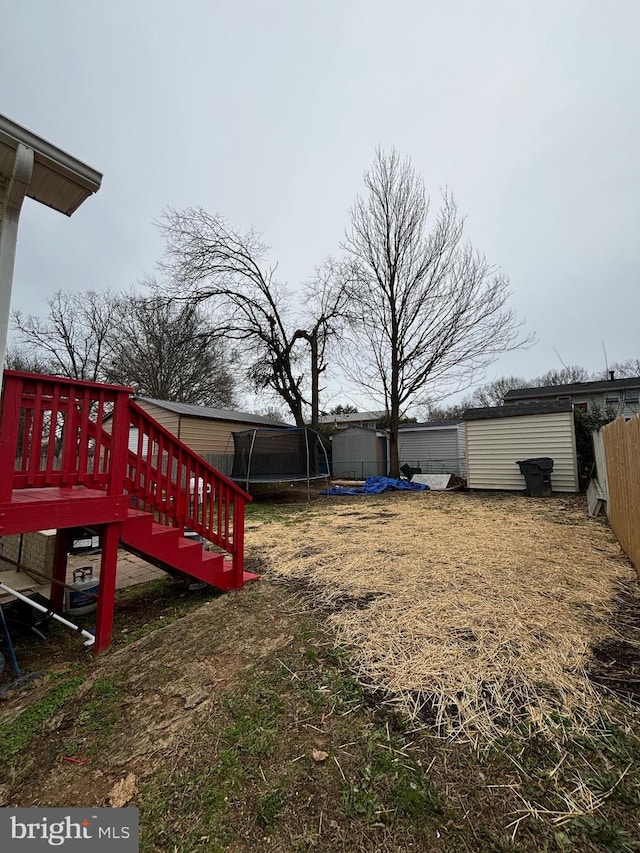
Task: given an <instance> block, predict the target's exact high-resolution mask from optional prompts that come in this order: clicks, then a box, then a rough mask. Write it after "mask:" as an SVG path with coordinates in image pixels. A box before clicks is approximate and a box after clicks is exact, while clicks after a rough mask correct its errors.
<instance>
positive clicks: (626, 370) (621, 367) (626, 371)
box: [604, 358, 640, 379]
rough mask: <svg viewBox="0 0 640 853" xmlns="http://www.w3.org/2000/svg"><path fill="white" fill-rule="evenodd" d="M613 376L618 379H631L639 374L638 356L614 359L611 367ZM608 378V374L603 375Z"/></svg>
mask: <svg viewBox="0 0 640 853" xmlns="http://www.w3.org/2000/svg"><path fill="white" fill-rule="evenodd" d="M610 369H611V370H613V373H614V376H617V377H618V378H619V379H632V378H636V377H638V376H640V358H629V359H627V360H626V361H616V362H614V363H613V364H612V365H611V367H610ZM604 378H605V379H608V378H609V374H608V373H607V375H606V376H605V377H604Z"/></svg>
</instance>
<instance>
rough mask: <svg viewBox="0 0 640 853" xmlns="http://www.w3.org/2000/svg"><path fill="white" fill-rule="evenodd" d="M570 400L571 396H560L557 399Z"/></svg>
mask: <svg viewBox="0 0 640 853" xmlns="http://www.w3.org/2000/svg"><path fill="white" fill-rule="evenodd" d="M570 399H571V394H562V395H561V396H560V397H558V400H570Z"/></svg>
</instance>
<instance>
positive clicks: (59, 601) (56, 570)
mask: <svg viewBox="0 0 640 853" xmlns="http://www.w3.org/2000/svg"><path fill="white" fill-rule="evenodd" d="M69 542H70V531H69V529H68V528H66V527H63V528H60V529H58V531H57V533H56V544H55V548H54V551H53V571H52V573H51V577H52V583H51V593H50V595H49V601H50V602H51V609H52V610H55V611H56V612H57V613H62V610H63V606H64V591H65V590H64V587H63V586H62V584H63V583H64V582H65V581H66V579H67V554H68V553H69ZM55 581H60V583H55Z"/></svg>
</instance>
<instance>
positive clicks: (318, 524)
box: [0, 495, 640, 853]
mask: <svg viewBox="0 0 640 853" xmlns="http://www.w3.org/2000/svg"><path fill="white" fill-rule="evenodd" d="M413 497H414V496H409V499H408V500H407V498H406V497H404V496H389V498H390V499H386V498H377V499H375V501H374V502H369V500H368V499H366V500H367V503H362V502H357V501H351V502H348V501H342V500H340V501H339V502H338V503H333V502H331V503H330V502H323V503H322V504H314V505H312V506H311V507H310V508H308V507H287V506H279V507H276V508H275V509H274V507H273V506H269V507H267V506H261V505H259V504H258V505H256V506H253V507H252V508H251V510H250V515H249V519H248V525H247V526H248V540H249V560H250V563H251V566H252V568H254V569H255V568H261V569H262V570H263V571H264V572H265V576H264V577H263V578H262V580H261V581H259V582H257V583H255V584H252V585H249V586H247V587H246V588H245V589H244V590H243V591H242V592H241V593H239V594H227V595H213V596H211V595H209V596H207V595H203V596H201V597H198V596H195V597H192V598H189V597H188V596H185V595H184V593H183V592H179V591H178V587H176V586H175V585H171V584H170V583H168V584H164V585H162V584H152V585H150V586H148V587H147V588H146V589H145V588H142V589H140V590H138V591H137V592H133V591H130V592H129V593H127V595H126V596H124V597H123V598H122V599H121V604H120V607H119V609H118V615H117V622H116V641H117V642H116V645H115V647H114V650H113V651H112V652H110V653H109V654H107V655H105V656H102V657H100V658H98V659H95V658H94V657H93V656H91V655H88V656H87V655H85V654H83V652H81V651H80V650H79V647H78V645H79V644H78V642H77V639H76V638H75V637H73V636H72V637H69V636H67V635H65V634H63V633H57V632H54V633H53V634H52V639H51V645H50V646H40V647H38V646H33V647H27V648H25V649H23V650H22V653H21V662H22V663H23V665H24V666H25V667H27V668H35V669H44V668H45V664H46V663H47V661H48V662H49V663H50V664H52V666H51V668H50V671H49V672H48V674H47V675H46V676H45V677H44V678H43V679H41V680H40V681H39V682H35V683H34V684H32V685H30V686H29V687H28V688H25V689H24V690H21V691H16V692H14V693H13V694H12V695H8V696H6V697H5V698H4V699H3V701H2V702H0V736H1V738H2V744H3V751H2V753H0V780H1V781H0V804H2V805H20V806H28V805H50V806H55V805H61V806H62V805H68V806H71V805H114V806H115V805H125V804H129V805H134V806H138V807H139V808H140V814H141V826H142V843H141V849H142V850H143V851H145V852H146V853H150V851H154V852H155V851H158V853H166V851H170V853H191V851H263V850H265V849H266V850H277V851H282V852H283V853H285V851H292V850H322V851H336V853H337V851H372V850H376V851H389V853H390V851H405V850H416V851H432V850H433V851H435V850H442V851H447V853H449V851H474V853H477V851H510V850H526V851H532V853H533V851H540V850H547V851H558V853H566V851H572V850H575V851H594V853H595V851H602V850H621V851H624V850H628V851H634V850H636V851H637V850H640V845H639V844H638V838H640V826H639V823H638V809H639V805H640V740H639V739H638V734H637V732H638V728H639V727H638V722H639V721H640V718H639V715H638V712H637V709H634V707H633V706H628V705H626V704H621V703H620V702H619V701H618V700H617V699H615V697H612V695H611V693H610V691H607V692H601V688H600V687H598V686H596V687H595V688H594V690H596V691H599V693H598V695H599V696H600V697H601V700H602V703H601V705H600V706H599V707H600V708H601V711H602V714H601V717H600V718H599V719H598V720H597V722H596V723H595V724H594V726H593V727H592V729H591V730H589V731H587V732H579V731H577V730H576V729H575V728H574V727H573V718H572V716H571V714H570V713H567V715H565V716H563V715H559V716H558V718H557V730H556V731H555V732H554V734H555V735H557V736H554V737H551V736H548V735H546V734H545V733H544V732H542V731H537V732H535V733H532V732H531V731H529V729H528V728H527V727H526V726H524V727H519V726H518V725H515V726H513V727H512V729H511V731H505V732H504V733H503V734H502V735H500V736H499V737H498V739H497V740H494V742H493V743H486V744H484V745H482V744H479V743H476V744H474V745H470V744H469V743H461V742H452V741H450V740H442V739H436V738H434V737H433V736H432V735H431V734H430V732H429V731H428V730H425V729H416V728H415V726H413V725H412V723H411V721H410V720H409V719H408V718H407V717H405V716H404V715H402V714H398V713H395V712H394V711H393V709H392V708H389V707H388V706H387V705H386V704H383V703H382V704H381V701H380V699H381V697H382V696H383V695H385V694H384V692H382V691H380V690H378V691H376V690H372V689H370V688H375V687H377V686H379V685H376V684H375V683H370V682H368V683H369V685H370V686H369V688H367V687H364V688H363V685H362V683H361V682H360V680H361V679H362V675H363V670H362V667H361V666H360V665H359V663H358V650H357V648H355V647H353V648H349V647H346V646H345V645H341V644H340V643H336V630H337V623H336V621H335V620H336V619H337V618H338V617H340V615H341V614H346V615H350V617H352V616H355V617H357V619H358V620H360V622H361V623H362V624H363V625H364V624H366V620H367V619H369V618H370V615H371V614H370V611H373V612H374V613H375V612H376V608H377V607H379V606H380V604H381V603H383V602H385V601H386V602H388V601H389V598H390V597H391V595H390V593H391V592H393V585H392V584H391V585H389V584H388V583H387V586H386V587H385V586H384V585H383V582H382V581H381V580H379V578H378V575H377V574H375V575H374V574H371V573H370V572H369V570H368V569H367V568H366V564H365V566H364V568H363V567H361V568H360V569H359V570H358V571H360V572H361V573H362V572H364V575H363V574H360V575H358V574H357V572H356V571H355V570H354V571H349V572H348V573H347V574H346V575H345V573H344V572H343V573H342V575H341V574H340V561H341V560H342V561H343V562H342V566H343V567H344V559H345V556H344V555H345V549H348V548H349V547H350V545H351V544H352V543H354V544H355V546H356V547H357V548H358V549H361V548H362V531H363V529H365V528H368V530H369V536H368V538H369V540H370V541H371V546H372V547H373V548H375V549H376V553H377V551H384V553H385V557H384V560H377V561H376V565H377V564H378V563H379V564H380V565H382V566H384V565H387V566H389V565H390V566H391V567H392V569H393V577H394V578H397V577H400V578H402V575H403V567H406V571H407V573H410V571H411V570H412V565H413V564H412V554H413V550H412V544H411V529H410V527H411V526H409V527H407V519H409V518H410V517H411V512H410V509H413V508H417V507H419V508H420V509H421V512H420V517H421V518H422V519H423V524H424V528H423V532H422V534H421V536H420V540H419V541H420V542H422V543H425V542H428V543H429V553H430V555H431V558H432V560H433V559H434V553H435V547H434V542H435V541H436V539H435V531H436V529H437V523H439V522H441V523H442V524H443V525H444V523H445V521H446V519H447V518H448V519H449V526H450V527H451V528H452V531H453V532H454V533H455V531H457V536H458V540H459V541H462V542H463V547H465V548H468V547H470V546H469V544H468V542H467V543H466V544H465V539H464V535H463V534H465V532H466V531H468V529H469V528H468V525H469V524H472V523H474V522H475V524H476V529H478V530H482V529H483V527H484V528H485V536H484V541H485V542H487V543H489V550H488V551H486V552H485V553H486V554H490V555H491V560H492V561H493V563H492V565H494V566H496V565H497V561H498V560H499V557H500V549H499V548H496V547H495V545H496V543H499V542H501V541H503V539H504V537H507V536H508V538H509V541H511V542H513V541H514V540H516V541H517V548H515V549H512V551H514V550H515V551H516V552H517V553H518V554H523V555H525V557H526V560H527V566H528V571H529V572H530V573H534V572H535V568H536V565H537V563H536V559H537V556H539V552H540V549H539V548H538V547H537V546H536V543H535V536H534V535H533V531H534V530H535V529H536V528H535V525H538V527H537V529H538V530H543V531H544V532H545V536H546V538H547V539H548V540H549V539H552V540H553V541H554V542H556V543H557V542H559V541H560V539H564V538H566V541H568V542H569V543H573V544H571V549H570V551H568V552H567V553H569V554H570V555H571V558H572V559H574V560H576V559H578V557H576V555H580V554H583V553H584V552H585V551H586V550H588V552H589V554H590V557H589V559H590V560H593V561H594V562H593V564H592V563H589V565H602V566H604V571H603V576H602V578H600V592H599V598H598V600H597V602H596V604H594V602H593V601H592V602H591V603H590V606H589V607H585V606H584V599H581V585H580V583H579V582H578V581H577V580H576V581H575V582H572V583H571V584H570V585H569V586H568V587H567V588H565V587H563V586H562V584H560V582H559V581H558V584H557V585H556V586H554V587H553V590H552V591H553V593H554V595H553V596H551V597H548V598H546V599H545V601H546V603H547V607H548V608H549V607H552V606H554V602H555V601H557V600H561V601H564V602H566V601H568V602H569V604H570V607H569V609H570V610H575V611H576V612H577V613H578V614H579V616H580V618H581V619H582V618H584V619H585V620H586V623H587V624H588V625H589V626H590V627H589V629H588V630H589V632H592V631H593V632H594V633H593V636H594V637H596V638H600V639H601V640H602V641H603V642H610V641H613V640H614V639H615V634H614V632H615V631H616V630H618V628H619V627H620V622H621V618H622V616H621V614H623V611H624V619H625V620H626V624H627V628H628V633H627V635H625V642H627V643H629V644H630V646H631V648H635V647H634V646H633V642H635V640H634V633H633V630H632V629H633V628H634V623H633V620H634V618H635V614H636V611H635V607H636V603H637V598H636V589H635V586H634V583H633V581H632V575H631V574H630V568H629V566H628V564H627V563H626V561H625V560H624V558H623V557H622V555H621V553H620V551H619V549H618V546H617V545H616V544H615V542H614V541H613V539H612V537H611V534H610V531H609V530H608V528H607V527H606V526H605V525H603V524H602V523H601V522H593V521H589V520H588V519H585V518H584V516H583V514H582V506H581V504H580V503H579V502H575V503H574V502H564V501H563V502H561V501H558V500H556V501H553V502H534V501H527V500H526V499H524V498H522V499H513V500H514V501H519V503H517V504H511V503H509V501H506V500H505V501H499V500H496V501H495V502H491V501H489V502H488V504H487V509H486V512H487V513H488V514H487V515H485V516H484V522H483V523H479V520H480V518H481V517H482V516H481V515H480V514H481V513H482V512H485V510H484V509H483V508H482V504H481V498H476V497H475V496H470V495H457V496H455V495H447V496H430V498H433V497H435V498H436V500H435V501H432V502H431V503H428V502H426V501H421V500H418V501H416V500H414V501H413V504H412V505H411V507H409V504H410V500H411V498H413ZM418 497H420V496H418ZM397 498H400V499H397ZM456 500H457V503H454V502H453V501H456ZM450 501H451V503H450ZM459 513H461V514H459ZM487 519H490V520H492V521H493V523H494V524H495V527H494V532H493V533H492V532H491V531H490V530H489V528H488V526H487ZM396 522H399V523H402V524H403V525H404V526H405V532H404V534H403V536H404V538H403V546H402V548H401V549H398V554H399V553H400V551H402V553H403V554H404V556H403V557H402V558H401V559H398V555H396V557H395V558H394V559H393V560H391V559H390V557H389V553H390V552H391V551H393V550H394V547H395V546H394V543H393V540H392V537H391V534H390V533H389V534H388V535H387V532H386V531H388V530H390V528H391V526H393V524H394V523H396ZM465 525H466V526H465ZM341 526H342V527H344V528H345V529H344V530H343V532H342V534H341V535H339V528H340V527H341ZM414 526H415V524H414ZM505 530H506V531H507V532H504V531H505ZM314 531H317V534H315V533H314ZM509 531H510V532H509ZM427 533H429V534H430V535H431V539H428V537H427ZM452 536H453V533H452ZM460 537H462V538H461V539H460ZM501 537H503V538H501ZM532 537H533V538H532ZM443 541H444V540H443ZM456 541H457V540H456V538H455V536H454V538H452V539H451V542H452V543H454V544H455V542H456ZM532 543H533V544H532ZM325 547H326V549H327V550H326V551H324V550H323V548H325ZM474 547H475V551H474V555H475V559H474V560H473V561H470V563H469V571H470V573H471V574H472V575H473V574H474V573H476V572H477V567H478V566H479V565H480V564H481V563H482V562H483V559H482V556H481V553H480V551H479V550H478V548H479V546H478V544H477V543H475V546H474ZM311 549H315V550H311ZM460 550H461V548H454V547H453V545H449V546H448V547H445V548H443V549H442V551H441V552H439V554H441V555H442V556H441V559H442V560H443V561H445V565H446V566H450V563H451V561H460V556H459V554H460ZM545 553H546V552H545ZM287 554H289V555H291V556H290V559H291V561H292V562H293V563H295V564H298V565H301V566H302V569H300V570H298V571H296V572H289V571H288V570H287V566H288V565H289V563H288V562H287V560H288V559H289V558H288V557H287ZM341 555H342V556H341ZM509 559H510V560H513V553H511V552H510V556H509ZM523 559H524V557H523ZM331 560H334V561H335V562H336V563H337V568H336V574H335V578H336V579H334V576H333V575H330V583H329V584H327V582H326V578H324V577H323V576H321V575H320V574H319V573H317V572H316V573H315V574H314V569H313V566H314V564H316V565H329V571H332V570H331V565H332V563H331ZM447 560H448V561H449V563H446V561H447ZM556 563H557V564H558V565H560V564H561V563H562V560H561V559H557V560H556ZM581 567H582V568H583V567H584V564H582V563H580V565H579V566H578V569H580V568H581ZM547 570H548V566H546V564H545V571H547ZM458 575H459V573H458ZM571 577H572V578H576V577H577V578H579V577H581V573H580V572H579V571H578V572H577V573H576V574H575V575H571ZM363 578H365V579H366V583H365V581H364V580H363ZM616 578H620V579H621V580H625V579H626V580H625V584H626V586H624V587H619V586H617V585H616V583H615V582H614V581H615V579H616ZM418 579H420V578H419V577H418ZM310 582H311V583H310ZM385 583H386V582H385ZM327 586H328V589H329V591H328V592H327V593H324V592H323V590H324V589H325V587H327ZM380 587H383V588H382V589H381V588H380ZM390 587H391V588H390ZM411 589H412V590H413V591H414V593H419V592H424V594H425V595H426V593H429V595H430V599H429V607H432V604H431V602H432V601H433V600H434V596H435V593H436V590H434V587H433V584H431V585H427V586H426V587H425V584H424V583H418V582H417V581H416V583H415V584H413V585H412V587H411ZM381 592H382V593H384V595H380V593H381ZM561 592H562V593H563V596H560V593H561ZM489 593H490V591H489V590H487V591H486V594H487V595H489ZM592 595H594V596H595V595H596V593H595V592H593V593H592ZM616 596H618V598H616ZM403 600H405V599H403ZM581 602H582V603H581ZM587 603H588V602H587ZM596 605H597V606H596ZM594 608H595V609H594ZM621 608H622V609H621ZM425 609H426V605H425ZM594 614H595V615H594ZM465 615H466V616H468V614H465ZM616 621H617V624H618V628H616ZM464 626H468V619H467V621H465V623H464ZM464 626H463V627H464ZM406 630H407V629H406V628H405V629H403V633H406ZM453 636H454V639H455V642H456V643H457V642H459V641H462V642H466V643H468V642H469V635H468V634H466V635H464V636H462V637H459V636H457V635H453ZM589 636H591V633H589ZM618 639H620V638H619V637H618ZM607 648H609V650H610V647H607ZM54 655H55V657H54ZM47 656H49V657H47ZM604 658H605V653H604V652H603V654H601V655H600V657H599V658H598V655H597V653H596V656H594V657H591V658H590V660H591V661H592V665H593V672H594V673H596V672H600V673H601V674H602V673H603V672H605V670H606V668H607V667H609V670H611V666H614V667H615V671H614V673H613V675H614V677H615V679H616V681H617V682H620V681H623V680H624V678H623V675H624V673H623V670H624V666H623V665H622V664H623V659H622V658H619V657H618V656H617V654H616V653H613V652H611V653H610V654H609V658H613V659H614V663H613V664H612V662H611V660H609V659H607V660H605V659H604ZM382 674H383V675H384V671H383V670H382ZM605 674H606V673H605ZM610 674H611V672H610ZM631 676H633V672H631ZM631 676H630V678H631ZM552 686H553V685H549V687H550V688H551V687H552ZM618 686H619V685H618Z"/></svg>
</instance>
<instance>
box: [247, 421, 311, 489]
mask: <svg viewBox="0 0 640 853" xmlns="http://www.w3.org/2000/svg"><path fill="white" fill-rule="evenodd" d="M232 434H233V443H234V456H233V471H232V473H231V478H232V479H233V480H235V481H236V482H239V483H243V482H245V483H280V482H287V481H289V480H305V481H306V480H313V479H319V478H323V479H324V478H326V476H327V471H328V469H327V463H326V453H325V450H324V447H323V445H322V442H321V441H320V436H319V435H318V433H317V432H315V431H314V430H312V429H308V428H306V427H289V428H287V429H248V430H242V431H241V432H234V433H232ZM321 468H324V471H322V470H321Z"/></svg>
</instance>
